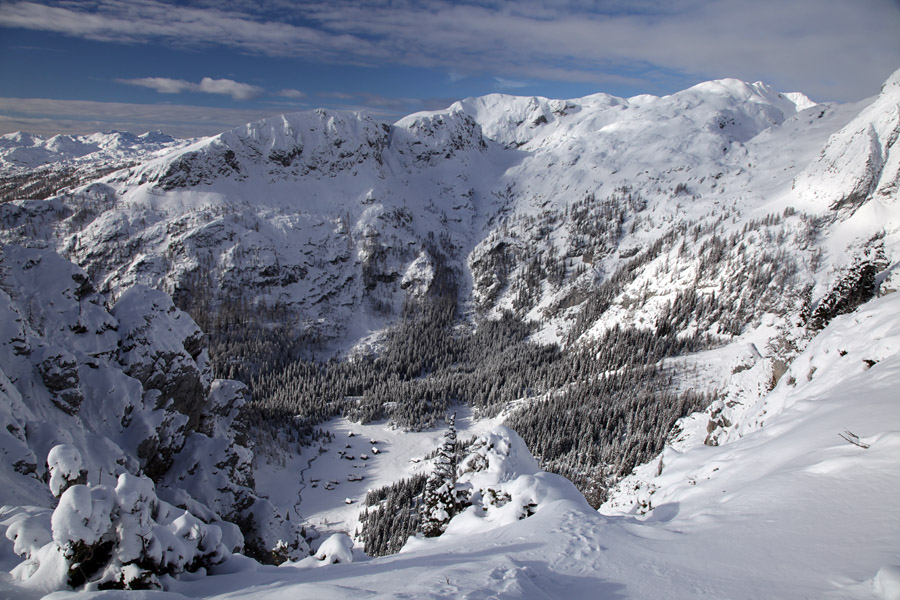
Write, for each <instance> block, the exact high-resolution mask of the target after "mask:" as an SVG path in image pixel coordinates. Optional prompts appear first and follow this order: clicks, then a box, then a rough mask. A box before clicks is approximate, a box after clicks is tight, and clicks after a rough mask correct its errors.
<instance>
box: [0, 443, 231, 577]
mask: <svg viewBox="0 0 900 600" xmlns="http://www.w3.org/2000/svg"><path fill="white" fill-rule="evenodd" d="M57 454H64V452H62V451H60V452H58V453H57ZM49 525H50V531H47V523H46V520H45V519H42V518H40V517H39V516H28V517H24V518H22V519H20V520H18V521H16V522H15V523H13V524H12V525H11V526H10V527H9V528H8V529H7V533H6V535H7V537H8V538H9V539H10V540H12V541H13V542H14V543H15V551H16V553H17V554H19V555H20V556H22V557H23V558H25V562H23V563H22V564H20V565H19V566H18V567H16V568H15V569H14V570H13V572H12V573H13V576H14V577H15V578H16V579H18V580H20V581H22V582H24V584H25V585H26V586H29V587H36V588H39V589H43V590H53V589H65V588H67V587H70V588H81V587H92V588H99V589H148V588H158V587H160V582H159V576H160V575H177V574H179V573H183V572H185V571H189V572H194V571H198V570H200V569H205V568H206V567H209V566H211V565H214V564H217V563H219V562H221V561H222V560H223V559H224V558H225V556H226V554H228V549H227V548H226V547H225V546H224V545H223V544H222V531H221V529H220V528H219V527H218V526H216V525H211V524H206V523H203V522H202V521H200V520H199V519H198V518H197V517H195V516H194V515H192V514H191V513H189V512H188V511H186V510H182V509H179V508H176V507H174V506H172V505H171V504H168V503H166V502H163V501H161V500H159V499H158V498H157V496H156V490H155V487H154V485H153V482H152V481H151V480H150V479H147V478H146V477H138V476H135V475H131V474H129V473H123V474H122V475H120V476H119V479H118V482H117V484H116V487H112V486H108V485H96V486H89V485H85V484H74V485H70V486H68V487H67V488H66V489H65V491H63V492H62V494H61V495H60V498H59V505H58V506H57V507H56V509H55V510H54V511H53V515H52V517H51V518H50V523H49Z"/></svg>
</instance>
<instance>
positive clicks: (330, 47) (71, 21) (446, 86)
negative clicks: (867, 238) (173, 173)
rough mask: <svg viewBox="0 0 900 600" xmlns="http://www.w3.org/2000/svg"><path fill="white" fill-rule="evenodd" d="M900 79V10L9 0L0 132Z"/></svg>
mask: <svg viewBox="0 0 900 600" xmlns="http://www.w3.org/2000/svg"><path fill="white" fill-rule="evenodd" d="M898 68H900V0H753V1H748V0H665V1H662V0H632V1H626V0H520V1H516V2H507V1H504V0H463V1H455V2H454V1H450V0H421V1H412V0H357V1H352V0H328V1H325V2H319V1H314V0H313V1H308V2H307V1H296V0H258V1H251V0H232V1H222V0H184V1H176V0H51V1H43V2H37V1H21V0H12V1H9V0H0V134H2V133H8V132H12V131H20V130H21V131H27V132H30V133H37V134H42V135H53V134H56V133H91V132H95V131H110V130H125V131H131V132H134V133H143V132H144V131H149V130H156V129H160V130H162V131H165V132H166V133H169V134H171V135H176V136H181V137H192V136H200V135H212V134H215V133H218V132H220V131H223V130H226V129H229V128H231V127H235V126H238V125H241V124H243V123H246V122H249V121H252V120H255V119H258V118H262V117H266V116H271V115H277V114H283V113H286V112H294V111H298V110H309V109H314V108H318V107H323V108H330V109H339V110H362V111H367V112H369V113H370V114H372V115H373V116H375V117H377V118H380V119H384V120H386V121H394V120H396V119H398V118H399V117H401V116H404V115H406V114H409V113H412V112H417V111H420V110H436V109H440V108H445V107H447V106H449V105H450V104H451V103H452V102H453V101H455V100H458V99H461V98H465V97H469V96H478V95H483V94H489V93H493V92H501V93H507V94H515V95H538V96H546V97H550V98H576V97H581V96H585V95H588V94H593V93H597V92H605V93H609V94H613V95H616V96H623V97H628V96H633V95H637V94H654V95H663V94H669V93H674V92H676V91H679V90H681V89H685V88H687V87H690V86H691V85H694V84H696V83H700V82H703V81H707V80H710V79H718V78H723V77H735V78H738V79H743V80H745V81H750V82H753V81H763V82H765V83H768V84H769V85H772V86H774V87H775V88H776V89H778V90H781V91H785V92H788V91H800V92H803V93H805V94H807V95H808V96H810V97H811V98H812V99H814V100H817V101H838V102H849V101H856V100H861V99H863V98H866V97H869V96H872V95H874V94H876V93H878V90H879V87H880V85H881V84H882V83H883V82H884V80H885V79H887V77H888V76H889V75H890V74H891V73H892V72H894V71H895V70H897V69H898Z"/></svg>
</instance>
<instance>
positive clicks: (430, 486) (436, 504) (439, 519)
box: [422, 413, 459, 537]
mask: <svg viewBox="0 0 900 600" xmlns="http://www.w3.org/2000/svg"><path fill="white" fill-rule="evenodd" d="M455 422H456V413H453V414H452V415H450V416H448V417H447V431H446V433H444V441H443V443H442V444H441V447H440V449H439V451H438V455H437V457H436V458H435V461H434V470H433V471H432V472H431V475H430V476H429V477H428V481H427V482H426V483H425V495H424V497H423V499H422V533H423V534H424V535H425V537H436V536H439V535H441V534H442V533H443V532H444V530H445V529H447V524H448V523H449V522H450V519H452V518H453V516H454V515H455V514H456V513H457V512H458V507H459V503H458V502H457V499H456V463H457V456H456V423H455Z"/></svg>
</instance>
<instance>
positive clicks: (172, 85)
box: [117, 77, 299, 100]
mask: <svg viewBox="0 0 900 600" xmlns="http://www.w3.org/2000/svg"><path fill="white" fill-rule="evenodd" d="M117 81H118V82H119V83H125V84H127V85H136V86H140V87H146V88H150V89H151V90H156V91H157V92H159V93H161V94H181V93H183V92H200V93H204V94H223V95H225V96H231V97H232V98H233V99H235V100H252V99H253V98H257V97H259V96H261V95H262V94H263V93H265V90H264V89H263V88H261V87H259V86H255V85H250V84H247V83H240V82H237V81H233V80H231V79H212V78H211V77H204V78H203V79H201V80H200V83H192V82H190V81H185V80H184V79H169V78H168V77H141V78H138V79H118V80H117ZM294 91H296V90H294ZM298 93H299V92H298Z"/></svg>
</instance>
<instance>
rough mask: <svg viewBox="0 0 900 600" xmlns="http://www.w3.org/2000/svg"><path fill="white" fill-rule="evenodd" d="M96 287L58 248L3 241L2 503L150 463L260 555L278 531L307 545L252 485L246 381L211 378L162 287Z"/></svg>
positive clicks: (180, 499)
mask: <svg viewBox="0 0 900 600" xmlns="http://www.w3.org/2000/svg"><path fill="white" fill-rule="evenodd" d="M92 290H93V286H92V284H91V280H90V278H89V277H88V276H87V274H86V273H85V272H84V271H82V270H81V269H79V268H78V267H76V266H75V265H73V264H72V263H70V262H68V261H66V260H65V259H63V258H62V257H60V256H59V255H58V254H56V253H54V252H52V251H50V250H46V249H40V248H23V247H21V246H16V245H4V246H2V247H0V425H2V427H0V451H2V453H3V454H4V456H5V459H4V461H3V462H2V465H0V503H2V504H11V505H33V504H37V505H44V506H52V505H53V503H54V502H55V500H54V499H53V497H52V496H51V494H50V492H51V491H52V492H53V495H55V496H57V497H58V496H60V495H61V494H62V493H63V492H64V491H65V490H66V488H68V487H71V486H73V485H82V484H83V485H93V486H96V485H98V484H103V483H109V482H111V481H114V480H115V479H116V478H118V477H120V476H122V475H123V474H129V473H130V474H133V475H138V474H140V475H144V476H147V477H149V478H150V479H152V480H153V482H155V484H156V492H154V493H158V494H159V495H160V497H161V498H164V499H166V501H168V502H169V503H171V504H172V505H174V506H176V507H182V508H184V509H188V510H190V511H191V512H192V513H193V514H194V515H197V516H198V517H199V518H200V519H202V520H204V521H205V522H207V523H212V522H216V521H220V520H222V519H230V520H232V521H233V522H238V523H241V524H243V525H244V527H245V533H246V534H247V541H248V543H251V544H252V545H253V547H254V549H255V550H256V552H257V554H259V555H260V556H264V555H266V553H267V552H268V551H269V550H270V549H271V548H274V547H275V545H276V543H277V541H278V539H279V538H283V539H288V540H297V541H296V543H295V544H293V550H292V556H294V555H297V556H295V557H299V556H300V555H302V554H303V552H304V549H305V548H306V546H305V542H304V541H303V539H302V537H301V536H300V526H299V524H297V525H294V524H291V523H287V522H285V521H283V520H282V519H281V518H280V517H279V516H278V515H277V514H276V512H275V508H274V507H273V506H272V505H271V503H268V501H266V500H262V499H260V498H258V497H257V496H256V494H255V493H254V490H253V485H254V482H253V476H252V471H251V468H250V464H251V460H252V458H253V454H252V452H250V450H248V449H247V448H245V447H244V446H242V445H240V444H239V443H238V442H237V441H236V438H238V437H239V436H242V433H241V432H240V431H239V430H240V424H239V413H240V408H241V406H243V404H244V403H245V402H246V401H247V392H246V388H245V387H244V386H243V384H240V383H238V382H235V381H225V380H214V379H213V378H212V376H211V374H210V372H209V367H208V365H207V350H206V345H205V339H204V335H203V332H202V331H200V329H199V328H198V327H197V324H196V323H195V322H194V321H193V320H192V319H191V318H190V317H189V316H188V315H187V314H186V313H184V312H182V311H180V310H178V309H177V308H175V306H174V305H173V303H172V300H171V299H170V298H169V297H168V296H167V295H166V294H164V293H162V292H160V291H157V290H153V289H150V288H147V287H142V286H138V287H135V288H132V289H130V290H128V291H127V292H126V293H124V294H123V295H122V296H121V297H120V298H119V299H118V301H117V302H116V304H115V305H114V306H113V307H112V309H110V310H108V309H107V306H108V305H107V298H106V297H105V296H103V295H101V294H98V293H95V292H93V291H92ZM47 481H49V482H50V489H48V487H47V485H46V482H47ZM220 527H222V528H224V529H225V530H227V531H231V530H236V529H237V528H236V527H235V526H234V525H230V524H222V525H220ZM229 528H230V529H229ZM228 538H229V539H230V540H232V543H231V546H230V547H229V550H231V549H233V547H234V546H235V545H237V546H241V545H242V543H243V542H242V541H241V539H242V538H241V535H240V534H239V533H237V534H235V535H229V536H228Z"/></svg>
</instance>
